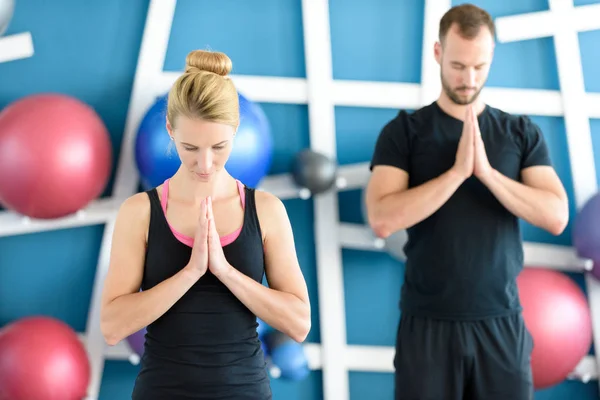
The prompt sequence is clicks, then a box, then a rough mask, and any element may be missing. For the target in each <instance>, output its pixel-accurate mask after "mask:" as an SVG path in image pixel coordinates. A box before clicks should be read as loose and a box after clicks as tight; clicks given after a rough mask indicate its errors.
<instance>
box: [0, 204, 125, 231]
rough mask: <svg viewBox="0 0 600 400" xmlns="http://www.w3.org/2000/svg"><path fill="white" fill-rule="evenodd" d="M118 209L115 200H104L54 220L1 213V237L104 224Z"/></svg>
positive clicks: (8, 212)
mask: <svg viewBox="0 0 600 400" xmlns="http://www.w3.org/2000/svg"><path fill="white" fill-rule="evenodd" d="M117 207H118V203H117V202H116V201H115V200H113V199H111V198H103V199H98V200H95V201H94V202H92V203H91V204H90V205H89V206H88V207H86V208H84V209H82V210H80V211H78V212H77V213H75V214H71V215H68V216H65V217H62V218H54V219H33V218H29V217H26V216H23V215H20V214H17V213H14V212H11V211H1V212H0V237H2V236H14V235H22V234H26V233H32V232H44V231H50V230H57V229H66V228H75V227H80V226H89V225H97V224H103V223H105V222H106V221H107V220H108V219H109V218H110V217H111V216H113V215H114V214H115V212H116V209H117Z"/></svg>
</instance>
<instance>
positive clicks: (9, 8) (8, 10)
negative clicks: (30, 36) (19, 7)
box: [0, 0, 15, 36]
mask: <svg viewBox="0 0 600 400" xmlns="http://www.w3.org/2000/svg"><path fill="white" fill-rule="evenodd" d="M14 12H15V1H14V0H0V36H2V35H4V32H6V30H7V29H8V25H10V21H11V19H12V17H13V13H14Z"/></svg>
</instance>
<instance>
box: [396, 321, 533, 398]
mask: <svg viewBox="0 0 600 400" xmlns="http://www.w3.org/2000/svg"><path fill="white" fill-rule="evenodd" d="M532 350H533V340H532V337H531V335H530V333H529V331H528V330H527V328H526V327H525V323H524V321H523V318H522V316H521V314H513V315H510V316H506V317H498V318H489V319H484V320H480V321H473V322H471V321H468V322H466V321H445V320H435V319H428V318H420V317H414V316H407V315H402V317H401V319H400V324H399V326H398V336H397V340H396V356H395V358H394V367H395V369H396V375H395V399H396V400H530V399H533V394H534V388H533V378H532V373H531V367H530V359H531V351H532Z"/></svg>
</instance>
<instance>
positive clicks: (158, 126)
mask: <svg viewBox="0 0 600 400" xmlns="http://www.w3.org/2000/svg"><path fill="white" fill-rule="evenodd" d="M166 118H167V96H161V97H159V98H157V99H156V101H155V102H154V104H153V105H152V106H151V107H150V109H149V110H148V112H146V115H145V116H144V118H143V119H142V121H141V123H140V126H139V128H138V131H137V135H136V140H135V161H136V166H137V169H138V172H139V174H140V180H141V183H142V187H144V189H146V190H148V189H151V188H153V187H156V186H158V185H160V184H161V183H163V182H164V181H165V180H166V179H167V178H169V177H171V176H172V175H173V174H174V173H175V172H177V169H178V168H179V166H180V165H181V161H180V160H179V156H178V155H177V151H176V149H175V145H174V144H173V142H172V141H171V139H170V138H169V133H168V132H167V128H166V126H165V124H166Z"/></svg>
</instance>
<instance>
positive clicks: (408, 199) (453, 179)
mask: <svg viewBox="0 0 600 400" xmlns="http://www.w3.org/2000/svg"><path fill="white" fill-rule="evenodd" d="M471 113H472V110H471V109H470V108H469V109H467V113H466V115H465V124H464V125H463V132H462V135H461V138H460V140H459V143H458V148H457V150H456V159H455V163H454V165H453V166H452V167H451V168H450V169H449V170H448V171H446V172H444V173H443V174H441V175H439V176H438V177H436V178H434V179H431V180H429V181H428V182H425V183H423V184H421V185H419V186H416V187H414V188H410V189H408V181H409V180H408V178H409V172H408V169H409V162H408V159H409V157H410V155H409V150H408V149H409V145H408V141H407V140H406V137H407V132H406V128H404V127H402V126H398V125H399V124H389V125H388V126H386V128H384V130H383V132H382V134H381V135H380V137H379V139H378V141H377V145H376V147H375V154H374V156H373V162H372V165H373V173H372V175H371V179H370V180H369V183H368V185H367V189H366V190H367V195H366V203H367V204H366V205H367V214H368V219H369V225H370V226H371V228H372V229H373V232H375V234H376V235H377V236H378V237H382V238H386V237H388V236H389V235H391V234H392V233H394V232H396V231H399V230H401V229H406V228H408V227H410V226H413V225H415V224H417V223H419V222H421V221H423V220H424V219H426V218H428V217H429V216H431V215H432V214H433V213H434V212H436V211H437V210H439V209H440V207H442V205H444V203H446V202H447V201H448V199H449V198H450V196H452V194H454V192H456V190H457V189H458V187H459V186H460V185H461V184H462V183H463V182H464V181H465V180H466V179H467V178H468V177H470V176H471V175H472V173H473V168H474V158H475V142H474V137H473V134H472V132H473V125H472V123H471V122H470V120H469V118H468V117H469V116H470V115H471ZM391 128H395V129H391Z"/></svg>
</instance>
